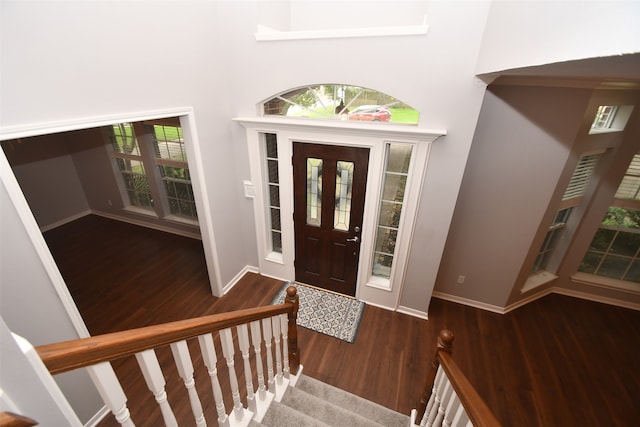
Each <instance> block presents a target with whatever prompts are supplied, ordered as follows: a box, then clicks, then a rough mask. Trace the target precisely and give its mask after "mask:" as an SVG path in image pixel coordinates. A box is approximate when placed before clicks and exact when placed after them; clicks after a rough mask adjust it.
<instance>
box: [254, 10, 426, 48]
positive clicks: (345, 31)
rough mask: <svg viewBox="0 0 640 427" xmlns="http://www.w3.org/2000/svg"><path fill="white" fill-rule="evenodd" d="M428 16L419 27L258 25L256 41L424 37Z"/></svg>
mask: <svg viewBox="0 0 640 427" xmlns="http://www.w3.org/2000/svg"><path fill="white" fill-rule="evenodd" d="M428 30H429V26H428V25H427V15H425V16H424V20H423V22H422V24H419V25H397V26H389V27H368V28H336V29H327V30H301V31H280V30H276V29H273V28H269V27H267V26H264V25H258V30H257V31H256V34H255V37H256V41H259V42H264V41H287V40H312V39H344V38H356V37H390V36H424V35H426V34H427V31H428Z"/></svg>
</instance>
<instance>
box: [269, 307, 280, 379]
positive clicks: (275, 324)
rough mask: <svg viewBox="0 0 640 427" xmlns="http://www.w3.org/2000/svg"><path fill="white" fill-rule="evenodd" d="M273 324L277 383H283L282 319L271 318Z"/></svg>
mask: <svg viewBox="0 0 640 427" xmlns="http://www.w3.org/2000/svg"><path fill="white" fill-rule="evenodd" d="M271 324H272V326H273V340H274V342H275V345H274V346H273V347H274V348H273V350H274V352H275V353H276V385H282V378H283V375H282V353H281V348H280V319H279V318H278V317H272V318H271Z"/></svg>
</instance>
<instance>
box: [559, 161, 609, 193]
mask: <svg viewBox="0 0 640 427" xmlns="http://www.w3.org/2000/svg"><path fill="white" fill-rule="evenodd" d="M601 156H602V154H601V153H599V154H589V155H584V156H582V157H580V160H579V161H578V164H577V165H576V168H575V170H574V171H573V175H572V176H571V180H570V181H569V185H567V189H566V190H565V192H564V196H562V200H563V201H566V200H571V199H575V198H578V197H582V196H583V195H584V193H585V191H587V186H588V185H589V180H590V179H591V176H592V175H593V171H594V169H595V167H596V164H597V163H598V160H600V157H601Z"/></svg>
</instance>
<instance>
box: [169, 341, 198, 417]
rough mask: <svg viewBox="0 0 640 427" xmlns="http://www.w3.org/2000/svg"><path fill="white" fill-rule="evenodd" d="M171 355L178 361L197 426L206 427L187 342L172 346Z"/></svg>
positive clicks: (176, 343) (179, 342)
mask: <svg viewBox="0 0 640 427" xmlns="http://www.w3.org/2000/svg"><path fill="white" fill-rule="evenodd" d="M170 347H171V353H173V358H174V360H175V361H176V367H177V368H178V374H179V375H180V378H182V381H184V386H185V387H186V389H187V393H188V394H189V402H190V403H191V410H192V411H193V416H194V417H195V420H196V426H198V427H205V426H206V425H207V422H206V421H205V419H204V413H203V412H202V404H201V403H200V398H199V397H198V391H197V390H196V382H195V380H194V379H193V363H191V355H190V354H189V347H188V346H187V342H186V341H178V342H174V343H172V344H171V345H170Z"/></svg>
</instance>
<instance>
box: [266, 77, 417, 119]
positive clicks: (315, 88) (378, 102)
mask: <svg viewBox="0 0 640 427" xmlns="http://www.w3.org/2000/svg"><path fill="white" fill-rule="evenodd" d="M263 114H264V115H267V116H269V115H275V116H288V117H304V118H312V119H329V120H350V121H359V122H363V121H364V122H380V123H401V124H413V125H415V124H417V123H418V118H419V115H420V114H419V112H418V111H417V110H415V109H414V108H412V107H410V106H409V105H407V104H405V103H403V102H401V101H399V100H398V99H396V98H394V97H392V96H390V95H387V94H384V93H382V92H378V91H377V90H373V89H367V88H363V87H359V86H352V85H346V84H317V85H312V86H303V87H301V88H297V89H294V90H290V91H288V92H285V93H283V94H280V95H277V96H275V97H273V98H271V99H269V100H267V101H265V102H264V104H263Z"/></svg>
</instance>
